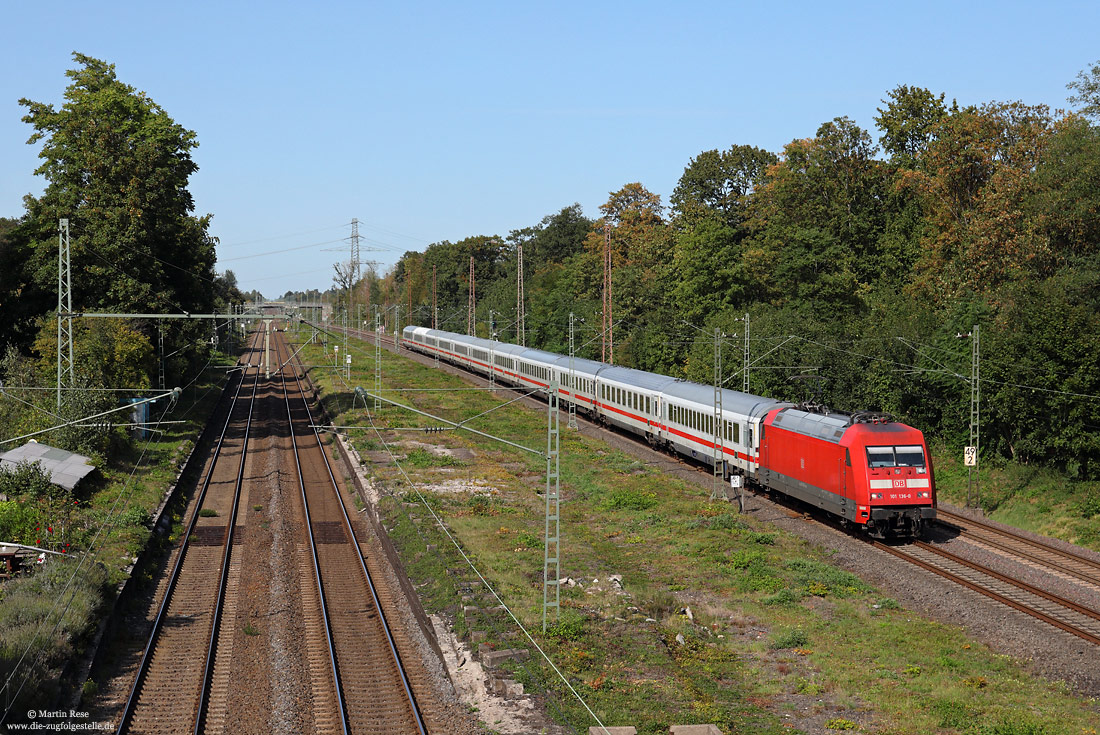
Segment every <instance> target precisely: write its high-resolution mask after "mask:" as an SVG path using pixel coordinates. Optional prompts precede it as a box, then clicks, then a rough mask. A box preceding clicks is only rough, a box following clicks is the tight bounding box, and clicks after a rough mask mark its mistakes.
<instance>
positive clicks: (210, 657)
mask: <svg viewBox="0 0 1100 735" xmlns="http://www.w3.org/2000/svg"><path fill="white" fill-rule="evenodd" d="M259 384H260V369H259V368H256V381H255V382H254V383H253V384H252V402H251V403H249V405H248V420H247V422H246V423H245V426H244V441H243V443H242V444H241V463H240V465H239V466H238V467H237V486H236V488H235V489H234V491H233V510H232V512H231V513H230V514H229V531H228V533H226V534H225V546H224V549H223V551H222V570H221V576H220V578H219V580H218V595H217V599H216V601H215V602H214V615H213V617H212V618H211V620H210V641H209V642H208V643H207V646H206V667H205V669H204V670H203V676H202V687H201V688H200V690H199V706H198V710H197V713H196V716H195V729H194V730H193V731H192V732H194V735H199V733H201V732H202V731H203V729H204V728H203V721H204V720H205V719H206V711H207V708H208V707H209V704H210V701H209V700H210V684H211V683H212V681H213V678H214V658H215V650H216V648H217V645H218V637H219V634H220V631H219V628H220V627H221V617H222V606H223V605H224V603H225V590H226V587H227V586H228V584H229V562H230V561H231V557H232V555H233V539H234V536H235V535H236V532H237V511H238V509H239V507H240V504H241V488H242V487H243V486H244V463H245V457H247V456H248V435H249V434H250V433H251V430H252V410H253V408H254V407H255V405H256V388H257V387H258V386H259ZM195 515H198V513H197V511H196V514H195Z"/></svg>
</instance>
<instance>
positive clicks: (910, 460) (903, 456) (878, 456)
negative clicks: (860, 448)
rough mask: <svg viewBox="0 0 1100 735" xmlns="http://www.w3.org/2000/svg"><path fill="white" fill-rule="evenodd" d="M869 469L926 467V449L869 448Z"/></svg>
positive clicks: (920, 447)
mask: <svg viewBox="0 0 1100 735" xmlns="http://www.w3.org/2000/svg"><path fill="white" fill-rule="evenodd" d="M867 465H868V466H869V467H924V466H925V464H924V447H922V446H920V445H919V444H914V445H910V446H902V447H867Z"/></svg>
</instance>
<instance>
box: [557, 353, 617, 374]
mask: <svg viewBox="0 0 1100 735" xmlns="http://www.w3.org/2000/svg"><path fill="white" fill-rule="evenodd" d="M554 365H555V366H556V367H557V368H558V370H561V371H562V372H564V373H568V372H569V355H566V356H565V357H559V358H558V359H557V361H556V362H555V363H554ZM605 367H607V363H606V362H599V361H598V360H589V359H588V358H585V357H574V358H573V369H574V370H576V371H577V372H578V373H581V374H583V375H588V376H593V377H594V376H595V375H596V373H598V372H599V371H600V370H602V369H603V368H605Z"/></svg>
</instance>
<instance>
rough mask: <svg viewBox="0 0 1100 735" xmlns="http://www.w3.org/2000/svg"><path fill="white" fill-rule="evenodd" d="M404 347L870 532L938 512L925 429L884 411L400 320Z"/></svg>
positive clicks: (912, 528)
mask: <svg viewBox="0 0 1100 735" xmlns="http://www.w3.org/2000/svg"><path fill="white" fill-rule="evenodd" d="M401 342H402V344H403V345H404V346H405V347H407V348H409V349H412V350H415V351H418V352H422V353H425V354H429V355H435V356H438V357H439V359H441V360H445V361H447V362H450V363H453V364H455V365H459V366H461V367H463V368H466V369H468V370H470V371H472V372H475V373H480V374H482V375H490V374H492V376H493V377H494V379H495V380H496V381H499V382H501V383H504V384H507V385H510V386H515V387H529V388H544V389H546V388H549V387H550V386H551V384H552V383H556V384H557V385H558V390H559V396H560V400H561V401H564V402H566V403H567V404H568V403H569V402H572V403H574V404H575V408H576V411H577V412H578V413H581V414H583V415H586V416H588V417H590V418H592V419H595V420H598V421H600V422H601V423H605V424H610V425H613V426H617V427H619V428H621V429H623V430H625V431H628V432H631V433H634V434H637V435H639V436H641V437H644V438H645V439H646V440H647V441H648V442H649V443H650V444H651V445H653V446H656V447H660V448H663V449H666V450H668V451H671V452H676V453H679V454H681V455H684V456H687V457H691V458H693V459H695V460H698V461H700V462H703V463H705V464H708V465H711V466H712V467H714V466H715V465H717V466H718V467H717V469H718V470H719V471H720V472H721V474H722V478H723V480H726V479H731V478H734V477H735V476H741V477H743V478H745V479H746V480H747V481H748V482H751V483H754V484H755V485H757V486H759V487H762V488H765V489H768V490H771V491H775V492H778V493H782V494H784V495H789V496H791V497H794V498H797V499H799V500H802V501H804V502H806V503H809V504H811V505H814V506H817V507H819V508H821V509H823V510H824V511H825V512H827V513H829V514H831V515H833V516H835V517H837V518H838V519H840V520H841V522H842V523H843V524H844V525H848V524H850V525H851V526H853V527H855V528H857V529H859V530H862V531H864V532H866V533H867V534H869V535H870V536H873V537H876V538H885V537H887V536H901V537H916V536H919V535H921V533H922V530H923V529H924V528H926V527H927V526H928V525H930V523H931V522H932V521H934V520H935V517H936V510H935V508H936V483H935V478H934V477H933V472H932V459H931V455H930V454H929V452H928V446H927V445H926V444H925V441H924V436H923V434H921V432H920V431H919V430H917V429H914V428H912V427H910V426H906V425H905V424H901V423H897V422H896V421H894V420H892V418H891V417H890V416H889V415H887V414H882V413H876V412H862V413H853V414H846V413H840V412H825V411H823V410H807V407H800V406H796V405H794V404H791V403H786V402H783V401H776V400H773V399H771V398H763V397H761V396H754V395H750V394H748V393H741V392H739V391H733V390H727V389H722V391H721V395H720V401H721V407H720V411H719V410H716V409H717V407H718V402H719V400H718V399H719V396H718V394H716V392H715V389H714V386H710V385H702V384H699V383H692V382H690V381H686V380H682V379H677V378H670V377H668V376H665V375H659V374H657V373H649V372H644V371H641V370H634V369H632V368H625V367H619V366H616V365H609V364H607V363H603V362H597V361H594V360H586V359H581V358H577V357H574V358H572V359H571V358H569V357H568V356H563V355H558V354H555V353H552V352H545V351H543V350H537V349H532V348H528V347H520V346H518V345H512V344H507V343H504V342H496V341H491V340H487V339H482V338H479V337H470V336H467V335H462V334H455V333H453V332H444V331H439V330H435V329H429V328H426V327H413V326H409V327H406V328H405V329H404V331H403V333H402V340H401Z"/></svg>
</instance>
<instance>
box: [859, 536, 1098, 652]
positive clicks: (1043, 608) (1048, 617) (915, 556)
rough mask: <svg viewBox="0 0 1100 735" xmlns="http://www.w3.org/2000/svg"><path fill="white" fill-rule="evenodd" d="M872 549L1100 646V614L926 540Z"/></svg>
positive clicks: (881, 544) (876, 546) (884, 545)
mask: <svg viewBox="0 0 1100 735" xmlns="http://www.w3.org/2000/svg"><path fill="white" fill-rule="evenodd" d="M868 543H870V544H871V545H872V546H874V547H875V548H877V549H880V550H882V551H885V552H886V553H888V554H892V555H893V556H896V557H898V558H900V559H903V560H905V561H907V562H909V563H911V564H915V565H916V566H919V567H921V568H922V569H925V570H927V571H929V572H932V573H934V574H937V575H939V576H941V577H944V578H945V579H948V580H950V581H952V582H955V583H956V584H959V585H962V586H963V587H966V588H967V589H970V590H973V591H975V592H978V593H980V594H982V595H985V596H986V597H988V598H990V599H992V600H995V601H996V602H999V603H1001V604H1002V605H1007V606H1009V607H1011V608H1013V609H1015V610H1019V611H1020V612H1022V613H1025V614H1027V615H1030V616H1032V617H1034V618H1036V619H1038V620H1042V621H1043V622H1045V623H1048V624H1050V625H1053V626H1054V627H1056V628H1059V629H1061V630H1064V631H1065V632H1067V633H1070V634H1072V635H1075V636H1077V637H1078V638H1082V639H1084V640H1086V641H1088V642H1089V643H1092V644H1094V645H1097V646H1100V613H1098V612H1096V611H1094V610H1090V609H1089V608H1086V607H1084V606H1082V605H1078V604H1077V603H1075V602H1072V601H1070V600H1066V599H1064V598H1062V597H1059V596H1057V595H1054V594H1051V593H1049V592H1046V591H1044V590H1040V589H1038V588H1037V587H1032V586H1031V585H1029V584H1026V583H1025V582H1021V581H1019V580H1015V579H1012V578H1011V577H1008V576H1006V575H1003V574H1000V573H999V572H996V571H994V570H992V569H989V568H987V567H983V566H981V565H979V564H975V563H973V562H971V561H968V560H966V559H963V558H961V557H959V556H956V555H955V554H952V553H950V552H948V551H944V550H943V549H939V548H936V547H935V546H932V545H930V544H927V543H925V542H923V541H915V542H913V543H911V544H908V545H907V546H900V547H899V546H890V545H889V544H885V543H883V542H881V541H868Z"/></svg>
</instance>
